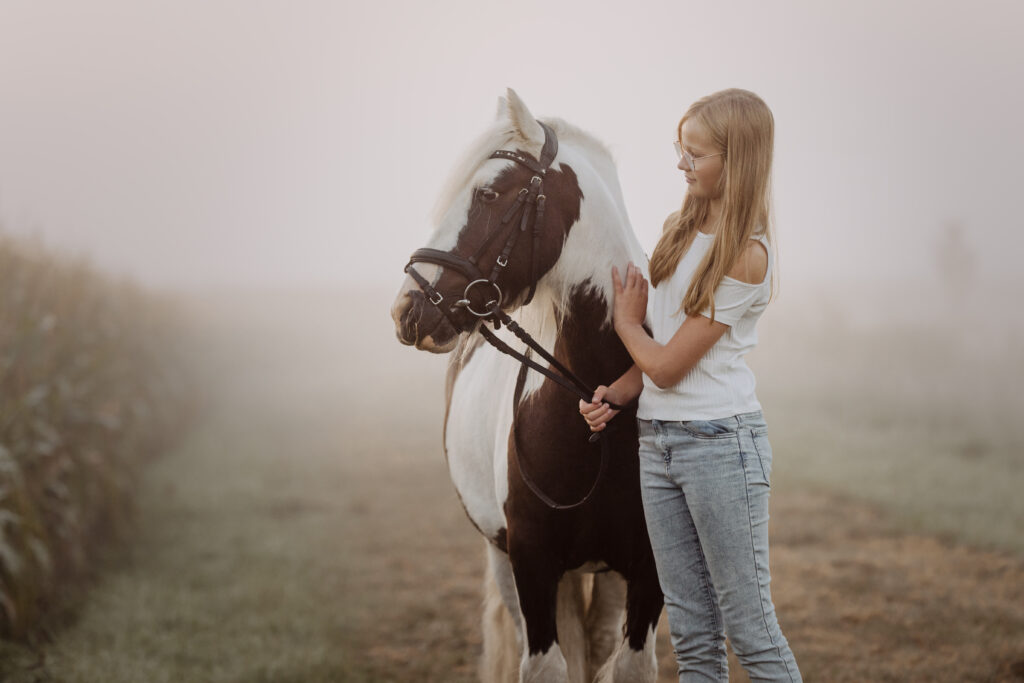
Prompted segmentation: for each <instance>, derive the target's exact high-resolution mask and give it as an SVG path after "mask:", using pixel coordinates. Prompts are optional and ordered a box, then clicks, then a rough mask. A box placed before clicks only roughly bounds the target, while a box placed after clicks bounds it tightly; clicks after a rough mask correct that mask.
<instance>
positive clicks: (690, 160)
mask: <svg viewBox="0 0 1024 683" xmlns="http://www.w3.org/2000/svg"><path fill="white" fill-rule="evenodd" d="M672 145H673V146H674V147H675V148H676V158H677V159H682V160H683V161H684V162H685V165H686V170H688V171H696V170H697V165H696V164H694V162H695V161H700V160H701V159H707V158H708V157H717V156H720V155H722V154H725V152H716V153H714V154H705V155H704V156H702V157H695V156H693V155H692V154H690V153H689V152H687V151H686V150H684V149H683V146H682V145H681V144H679V141H678V140H676V141H675V142H673V143H672Z"/></svg>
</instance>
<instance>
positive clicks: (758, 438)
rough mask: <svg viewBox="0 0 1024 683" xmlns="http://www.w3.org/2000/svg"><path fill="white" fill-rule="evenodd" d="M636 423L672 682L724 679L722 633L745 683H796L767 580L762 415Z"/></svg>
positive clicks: (767, 454) (767, 448)
mask: <svg viewBox="0 0 1024 683" xmlns="http://www.w3.org/2000/svg"><path fill="white" fill-rule="evenodd" d="M637 422H638V424H639V427H640V486H641V491H642V493H643V501H644V514H645V515H646V518H647V531H648V533H649V535H650V537H651V546H652V547H653V549H654V559H655V562H656V563H657V566H658V578H659V581H660V583H661V589H662V591H663V592H664V593H665V607H666V609H667V611H668V623H669V627H670V630H671V633H672V646H673V648H674V649H675V654H676V661H677V662H678V664H679V681H680V683H689V682H691V681H728V680H729V671H728V660H727V658H726V650H725V635H726V634H728V636H729V641H730V642H731V643H732V648H733V651H734V652H735V653H736V657H737V658H738V659H739V661H740V663H741V664H742V665H743V668H744V669H746V671H747V673H748V674H749V676H750V679H751V680H752V681H786V683H795V682H797V681H801V680H802V679H801V677H800V670H799V669H798V668H797V665H796V660H795V659H794V658H793V653H792V651H791V650H790V649H789V643H788V642H786V638H785V637H784V636H783V635H782V630H781V629H780V628H779V624H778V621H776V619H775V607H774V606H773V605H772V598H771V591H770V586H769V582H770V581H771V577H770V576H769V573H768V490H769V483H768V482H769V479H770V475H771V467H772V449H771V445H770V444H769V443H768V436H767V434H768V427H767V425H765V422H764V417H763V416H762V414H761V411H757V412H753V413H741V414H739V415H735V416H733V417H727V418H721V419H715V420H688V421H684V422H671V421H665V420H642V419H641V420H637Z"/></svg>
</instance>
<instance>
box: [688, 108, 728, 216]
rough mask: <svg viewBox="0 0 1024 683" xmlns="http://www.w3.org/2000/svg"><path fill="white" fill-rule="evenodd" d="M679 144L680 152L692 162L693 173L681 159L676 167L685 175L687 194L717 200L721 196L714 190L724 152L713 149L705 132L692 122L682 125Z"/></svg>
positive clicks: (716, 148) (709, 137) (690, 120)
mask: <svg viewBox="0 0 1024 683" xmlns="http://www.w3.org/2000/svg"><path fill="white" fill-rule="evenodd" d="M679 142H680V144H681V146H682V148H683V151H685V152H689V153H690V156H692V157H693V159H694V162H693V165H694V166H695V170H692V171H691V170H690V168H689V166H688V165H687V160H686V158H685V157H684V158H682V159H680V160H679V164H678V166H677V168H678V169H679V170H680V171H682V172H683V173H684V174H685V175H686V184H687V188H688V189H687V192H689V193H690V194H692V195H693V196H695V197H701V198H705V199H717V198H718V197H720V196H721V195H722V192H721V190H720V189H719V187H718V181H719V178H721V177H722V170H723V169H724V168H725V155H724V154H721V152H724V151H725V150H723V149H719V148H718V147H715V145H714V144H713V143H712V142H711V134H710V133H709V132H708V129H707V128H706V127H705V126H704V124H702V123H701V122H700V121H697V120H696V119H695V118H690V119H686V121H684V122H683V127H682V130H681V131H680V135H679ZM710 155H715V156H710ZM698 157H705V158H704V159H700V158H698Z"/></svg>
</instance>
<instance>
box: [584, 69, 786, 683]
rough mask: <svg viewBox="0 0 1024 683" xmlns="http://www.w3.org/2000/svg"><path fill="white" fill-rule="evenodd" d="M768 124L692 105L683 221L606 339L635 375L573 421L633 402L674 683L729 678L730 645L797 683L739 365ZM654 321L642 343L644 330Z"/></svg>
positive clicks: (682, 163)
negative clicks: (779, 616) (772, 572)
mask: <svg viewBox="0 0 1024 683" xmlns="http://www.w3.org/2000/svg"><path fill="white" fill-rule="evenodd" d="M773 129H774V123H773V118H772V114H771V111H770V110H769V109H768V107H767V106H766V105H765V103H764V102H763V101H762V100H761V98H759V97H758V96H757V95H755V94H754V93H751V92H748V91H746V90H736V89H730V90H723V91H721V92H717V93H715V94H713V95H710V96H708V97H705V98H704V99H701V100H698V101H697V102H695V103H694V104H693V106H691V107H690V108H689V110H687V112H686V114H685V115H684V116H683V118H682V120H681V121H680V122H679V126H678V129H677V135H678V138H677V141H676V143H675V145H676V153H677V154H678V155H679V165H678V168H679V170H681V171H683V173H684V175H685V177H686V183H687V192H686V198H685V199H684V200H683V205H682V208H681V209H680V210H679V211H677V212H674V213H672V214H671V215H670V216H669V217H668V220H666V221H665V226H664V230H663V233H662V236H661V239H660V240H659V241H658V244H657V246H656V247H655V249H654V253H653V255H652V256H651V262H650V277H651V283H652V284H653V285H654V290H653V293H652V296H651V302H650V307H648V301H647V281H646V280H645V279H644V276H643V274H642V272H641V271H640V269H639V268H638V267H637V266H635V265H633V264H632V263H630V264H629V266H628V267H627V268H626V272H625V273H624V274H623V276H622V277H620V274H619V272H618V269H617V268H613V269H612V281H613V283H614V286H615V301H614V307H613V313H612V315H613V321H614V325H615V331H616V332H617V333H618V335H619V337H620V338H621V339H622V343H623V344H625V346H626V348H627V349H628V350H629V353H630V355H631V356H632V357H633V360H634V361H635V365H634V366H633V367H632V368H631V369H630V370H629V371H628V372H626V374H624V375H623V376H622V377H620V378H619V379H618V380H616V381H615V382H613V383H612V385H611V386H609V387H605V386H601V387H598V389H597V391H596V392H595V394H594V398H593V401H592V403H589V404H588V403H585V402H583V401H580V413H582V415H583V417H584V419H586V421H587V423H588V424H589V425H590V428H591V429H592V430H593V431H601V430H603V429H605V427H606V426H607V423H608V421H609V420H611V419H612V418H613V417H614V416H615V415H616V414H617V411H614V410H611V409H610V408H609V406H608V404H607V403H605V402H603V401H604V400H605V399H607V400H609V401H612V402H614V403H617V404H619V405H622V404H625V403H628V402H629V401H631V400H633V399H634V398H636V397H637V396H639V405H638V408H637V421H638V423H639V428H640V483H641V488H642V493H643V503H644V513H645V515H646V519H647V530H648V533H649V535H650V538H651V546H652V547H653V549H654V556H655V560H656V563H657V567H658V576H659V579H660V583H661V588H662V591H663V592H664V593H665V606H666V608H667V610H668V620H669V626H670V629H671V633H672V644H673V647H674V649H675V654H676V661H677V662H678V664H679V680H680V682H681V683H685V682H689V681H728V679H729V674H728V669H727V667H728V662H727V659H726V649H725V635H726V634H728V636H729V640H730V642H731V643H732V647H733V650H734V652H735V653H736V656H737V658H738V659H739V661H740V663H741V664H742V665H743V667H744V669H746V671H747V673H748V674H749V675H750V678H751V680H757V681H787V683H793V682H795V681H800V680H801V677H800V671H799V669H798V668H797V665H796V661H795V659H794V658H793V653H792V652H791V651H790V648H789V644H788V643H787V642H786V638H785V637H784V636H783V635H782V631H781V630H780V629H779V625H778V622H777V621H776V618H775V608H774V607H773V605H772V599H771V593H770V590H769V582H770V577H769V574H768V489H769V483H768V482H769V475H770V474H771V464H772V451H771V446H770V445H769V443H768V436H767V426H766V425H765V421H764V418H763V416H762V414H761V405H760V403H759V402H758V400H757V396H756V395H755V394H754V375H753V373H752V372H751V371H750V369H749V368H748V367H747V365H746V363H745V362H744V360H743V356H744V354H746V353H747V352H748V351H750V350H751V349H752V348H754V346H755V344H756V343H757V334H756V331H755V325H756V324H757V320H758V318H760V317H761V313H763V312H764V309H765V306H766V305H767V304H768V301H769V299H770V296H771V289H772V285H771V281H772V279H773V277H772V272H771V271H772V264H773V261H774V259H773V258H772V256H771V254H770V252H769V250H768V246H769V245H770V244H771V240H772V237H771V230H770V225H769V215H770V211H771V209H770V203H771V196H770V195H771V189H770V178H771V164H772V145H773V138H774V130H773ZM645 316H649V320H650V326H651V333H652V334H651V335H650V336H648V334H647V332H646V331H645V330H644V328H643V323H644V319H645Z"/></svg>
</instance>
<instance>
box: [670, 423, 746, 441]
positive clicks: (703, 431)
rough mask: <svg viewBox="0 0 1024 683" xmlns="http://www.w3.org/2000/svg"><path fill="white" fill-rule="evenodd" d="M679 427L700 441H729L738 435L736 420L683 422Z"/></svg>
mask: <svg viewBox="0 0 1024 683" xmlns="http://www.w3.org/2000/svg"><path fill="white" fill-rule="evenodd" d="M678 424H679V427H680V428H681V429H682V430H683V431H684V432H686V433H687V434H689V435H690V436H693V437H695V438H698V439H728V438H730V437H734V436H735V435H736V420H735V419H733V418H722V419H716V420H682V421H681V422H679V423H678Z"/></svg>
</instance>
